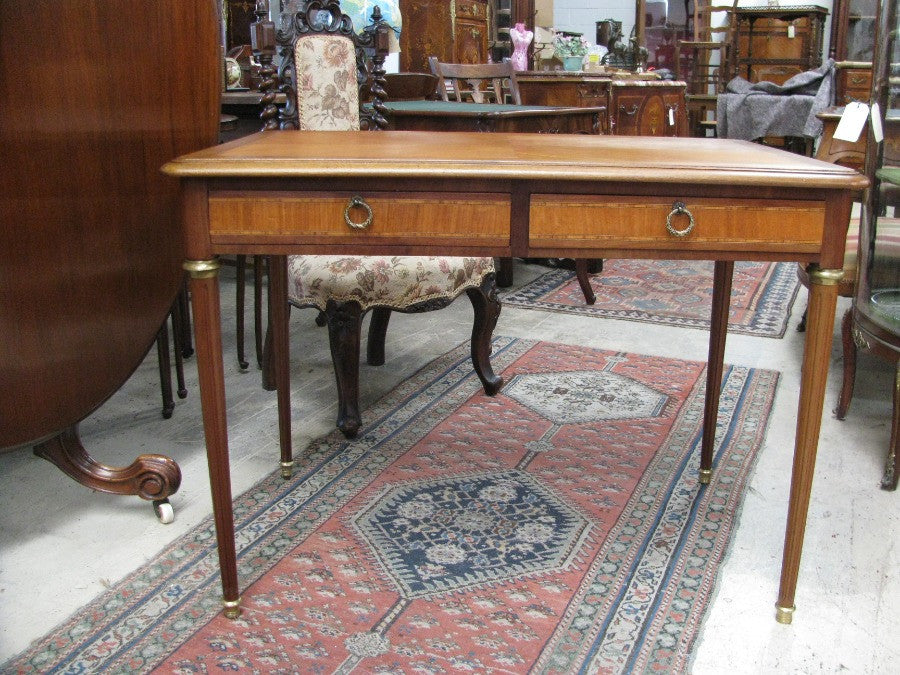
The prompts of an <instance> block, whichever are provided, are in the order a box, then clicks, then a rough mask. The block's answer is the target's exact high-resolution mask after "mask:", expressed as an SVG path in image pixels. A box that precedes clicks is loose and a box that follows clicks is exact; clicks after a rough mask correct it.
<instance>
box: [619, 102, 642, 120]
mask: <svg viewBox="0 0 900 675" xmlns="http://www.w3.org/2000/svg"><path fill="white" fill-rule="evenodd" d="M639 109H640V106H638V104H637V103H635V104H634V105H633V106H631V109H630V110H629V109H628V108H626V107H625V105H624V104H620V105H619V112H620V113H625V114H626V115H628V116H629V117H634V116H635V115H637V111H638V110H639Z"/></svg>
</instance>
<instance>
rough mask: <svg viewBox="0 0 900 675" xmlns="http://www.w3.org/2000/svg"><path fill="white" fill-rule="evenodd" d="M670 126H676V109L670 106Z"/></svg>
mask: <svg viewBox="0 0 900 675" xmlns="http://www.w3.org/2000/svg"><path fill="white" fill-rule="evenodd" d="M669 126H670V127H674V126H675V109H674V108H669Z"/></svg>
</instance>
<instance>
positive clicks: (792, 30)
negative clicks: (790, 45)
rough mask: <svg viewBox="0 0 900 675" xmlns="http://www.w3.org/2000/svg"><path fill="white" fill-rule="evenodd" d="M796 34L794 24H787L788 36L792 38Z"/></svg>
mask: <svg viewBox="0 0 900 675" xmlns="http://www.w3.org/2000/svg"><path fill="white" fill-rule="evenodd" d="M796 35H797V29H796V28H794V24H791V25H790V26H788V37H789V38H791V39H793V38H794V37H796Z"/></svg>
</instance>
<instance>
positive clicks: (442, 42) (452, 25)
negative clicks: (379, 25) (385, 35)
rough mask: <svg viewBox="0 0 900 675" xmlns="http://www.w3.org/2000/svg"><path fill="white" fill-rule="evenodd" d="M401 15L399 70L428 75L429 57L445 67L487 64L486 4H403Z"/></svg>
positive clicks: (424, 0)
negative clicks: (464, 64)
mask: <svg viewBox="0 0 900 675" xmlns="http://www.w3.org/2000/svg"><path fill="white" fill-rule="evenodd" d="M400 13H401V15H402V16H403V26H404V28H403V32H402V33H401V34H400V70H402V71H405V72H413V73H429V72H431V69H430V68H429V67H428V57H429V56H436V57H437V59H438V61H442V62H446V63H487V60H488V34H489V27H488V26H489V23H488V22H489V16H488V14H489V11H488V4H487V2H486V0H456V2H447V1H446V0H400Z"/></svg>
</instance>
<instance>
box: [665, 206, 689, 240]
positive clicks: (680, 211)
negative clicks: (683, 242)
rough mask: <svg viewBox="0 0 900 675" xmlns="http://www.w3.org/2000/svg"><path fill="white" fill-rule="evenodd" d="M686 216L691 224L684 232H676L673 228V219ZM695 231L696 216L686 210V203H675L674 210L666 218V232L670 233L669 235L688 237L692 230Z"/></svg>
mask: <svg viewBox="0 0 900 675" xmlns="http://www.w3.org/2000/svg"><path fill="white" fill-rule="evenodd" d="M680 215H685V216H687V217H688V218H689V219H690V221H691V222H690V224H688V226H687V227H686V228H684V229H683V230H676V229H675V228H674V227H673V226H672V217H673V216H680ZM693 229H694V215H693V214H692V213H691V212H690V211H688V210H687V208H685V205H684V202H675V203H674V204H672V210H671V211H670V212H669V215H668V216H666V230H668V231H669V234H671V235H673V236H676V237H686V236H687V235H688V234H690V232H691V230H693Z"/></svg>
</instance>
